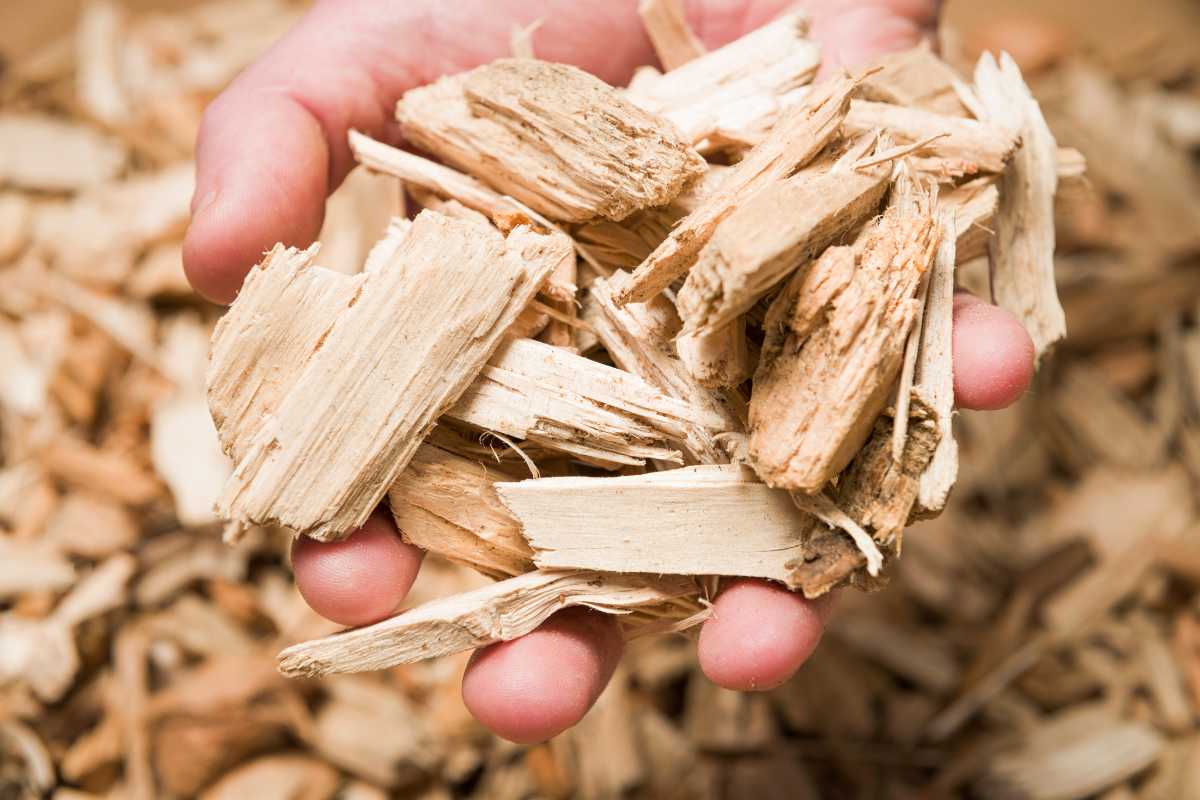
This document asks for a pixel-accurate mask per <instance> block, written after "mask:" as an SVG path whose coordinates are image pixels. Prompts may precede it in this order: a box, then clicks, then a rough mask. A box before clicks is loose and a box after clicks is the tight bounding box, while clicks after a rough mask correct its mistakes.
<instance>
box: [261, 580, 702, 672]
mask: <svg viewBox="0 0 1200 800" xmlns="http://www.w3.org/2000/svg"><path fill="white" fill-rule="evenodd" d="M695 591H696V585H695V583H694V582H693V581H692V580H691V579H689V578H671V577H663V578H653V577H648V576H642V575H605V574H602V573H599V572H574V571H559V570H553V571H538V572H530V573H527V574H525V575H519V576H517V577H515V578H509V579H508V580H504V581H500V582H498V583H494V584H492V585H490V586H485V587H483V588H481V589H476V590H474V591H470V592H464V593H463V594H459V595H455V596H453V597H447V598H443V599H439V600H433V601H431V602H428V603H425V604H424V605H422V606H418V607H416V608H414V609H410V610H408V611H405V612H402V613H401V614H399V615H398V616H395V617H392V618H391V619H386V620H384V621H383V622H377V623H375V624H374V625H368V626H366V627H365V628H356V629H354V630H349V631H343V632H342V633H335V634H333V635H332V636H327V637H325V638H324V639H314V640H313V641H310V642H302V643H300V644H296V645H292V646H291V647H289V648H287V649H286V650H284V651H283V652H282V653H280V654H279V669H280V670H281V671H282V672H283V674H285V675H289V676H293V677H294V676H300V675H308V676H317V675H329V674H332V673H337V672H364V671H367V670H376V669H386V668H388V667H393V666H396V665H397V664H407V663H411V662H413V661H420V660H423V659H426V658H437V657H439V656H447V655H451V654H453V653H461V652H463V651H465V650H471V649H474V648H477V647H483V646H485V645H489V644H495V643H496V642H505V641H509V640H511V639H515V638H517V637H518V636H524V635H525V634H527V633H529V632H530V631H532V630H533V629H534V628H536V627H537V626H538V625H540V624H541V623H542V622H544V621H545V620H546V618H548V617H549V616H550V615H551V614H553V613H554V612H555V611H561V610H562V609H564V608H570V607H572V606H587V607H588V608H591V609H594V610H596V611H602V612H605V613H609V614H620V613H623V612H625V611H627V610H629V609H633V608H637V607H638V606H645V605H653V604H655V603H661V602H663V601H666V600H670V599H672V598H675V597H684V596H687V595H689V594H693V593H695Z"/></svg>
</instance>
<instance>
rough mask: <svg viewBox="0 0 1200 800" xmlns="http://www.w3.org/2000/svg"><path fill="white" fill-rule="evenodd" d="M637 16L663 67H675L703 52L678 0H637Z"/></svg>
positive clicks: (701, 45) (666, 68)
mask: <svg viewBox="0 0 1200 800" xmlns="http://www.w3.org/2000/svg"><path fill="white" fill-rule="evenodd" d="M638 16H640V17H641V18H642V25H644V26H645V28H646V34H647V35H648V36H649V37H650V41H651V43H652V44H653V45H654V52H655V53H656V54H657V55H658V60H659V62H660V63H661V64H662V65H663V69H664V70H666V71H668V72H669V71H671V70H673V69H677V68H679V67H681V66H683V65H684V64H686V63H688V62H689V61H692V60H694V59H697V58H699V57H700V56H702V55H704V53H705V52H706V50H705V48H704V45H703V44H701V43H700V40H699V39H697V38H696V34H695V33H694V32H693V31H692V29H691V27H690V26H689V25H688V23H687V16H686V15H685V13H684V8H683V3H682V2H681V0H640V1H639V2H638Z"/></svg>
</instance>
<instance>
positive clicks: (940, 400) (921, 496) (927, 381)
mask: <svg viewBox="0 0 1200 800" xmlns="http://www.w3.org/2000/svg"><path fill="white" fill-rule="evenodd" d="M941 214H942V216H941V224H942V240H941V242H940V243H939V244H938V250H937V256H936V257H935V258H934V260H933V268H932V270H931V271H930V274H929V289H928V291H927V292H926V295H925V313H924V315H923V316H922V318H921V339H920V350H919V353H918V356H917V369H916V374H915V381H916V383H915V387H914V391H915V392H916V393H917V394H919V395H920V397H921V398H922V399H923V400H924V401H925V402H926V403H928V404H929V406H930V408H931V409H932V410H933V413H934V414H935V417H936V424H937V429H938V442H937V449H936V450H935V451H934V453H933V457H932V458H931V459H930V462H929V465H928V466H927V467H926V468H925V471H924V472H923V473H922V474H921V481H920V491H919V493H918V497H917V505H918V507H919V509H920V513H921V514H929V513H935V514H936V513H939V512H941V510H942V509H943V508H945V506H946V500H947V499H949V496H950V490H951V489H952V488H954V482H955V480H956V479H957V478H958V442H956V441H955V440H954V433H953V430H952V428H951V417H952V415H953V414H954V363H953V358H952V357H953V338H952V336H953V322H954V264H955V261H956V255H955V244H956V241H955V234H954V231H955V228H954V217H953V213H952V212H948V211H946V210H944V209H943V210H942V212H941Z"/></svg>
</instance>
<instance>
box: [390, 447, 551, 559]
mask: <svg viewBox="0 0 1200 800" xmlns="http://www.w3.org/2000/svg"><path fill="white" fill-rule="evenodd" d="M510 479H511V476H509V475H507V474H505V473H502V472H499V471H498V470H496V469H493V468H491V467H488V466H487V465H486V464H485V463H483V462H482V461H474V460H471V459H467V458H463V457H462V456H457V455H454V454H453V453H449V452H447V451H445V450H442V449H441V448H438V447H434V446H432V445H429V444H424V445H421V446H420V447H419V448H417V452H416V453H415V454H414V455H413V458H412V461H410V462H409V464H408V467H406V468H405V470H404V472H402V473H400V477H399V478H398V479H397V480H396V482H395V483H393V484H392V487H391V488H390V489H388V495H387V497H388V506H389V508H390V509H391V511H392V516H393V518H395V520H396V528H397V529H398V530H399V531H400V536H401V537H402V538H403V539H404V540H405V541H406V542H410V543H412V544H415V545H416V546H417V547H420V548H421V549H422V550H426V551H428V552H430V553H436V554H438V555H440V556H442V557H444V558H448V559H450V560H451V561H457V562H458V563H460V564H466V565H467V566H469V567H472V568H473V569H475V570H478V571H479V572H482V573H483V574H484V575H488V576H490V577H493V578H507V577H511V576H513V575H520V574H521V573H523V572H529V571H530V570H532V569H533V561H532V560H531V556H532V555H533V551H531V550H530V549H529V545H528V544H526V543H525V538H524V537H523V536H521V526H520V523H518V522H517V521H516V520H515V519H513V518H512V516H511V515H510V514H509V513H508V510H507V509H506V508H505V507H504V505H503V504H502V503H501V502H500V498H499V497H498V496H497V495H496V490H495V488H494V487H493V484H494V483H495V482H497V481H506V480H510Z"/></svg>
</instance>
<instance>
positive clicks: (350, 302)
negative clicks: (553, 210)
mask: <svg viewBox="0 0 1200 800" xmlns="http://www.w3.org/2000/svg"><path fill="white" fill-rule="evenodd" d="M565 246H566V245H565V244H564V243H563V242H562V241H561V239H559V238H556V237H551V236H545V235H542V234H538V233H534V232H533V231H531V230H530V229H529V228H528V227H526V226H521V227H518V228H516V229H515V230H514V231H513V232H512V233H511V234H509V237H508V239H507V241H506V240H505V239H504V238H502V237H501V236H500V235H499V234H498V233H497V232H496V231H495V230H494V229H492V228H491V227H490V226H486V225H483V224H481V223H477V222H470V221H464V220H454V219H450V218H447V217H444V216H441V215H438V214H434V213H432V212H423V213H421V214H420V215H419V216H418V217H417V219H416V221H415V222H414V223H413V226H412V230H411V231H410V233H409V235H408V236H406V237H404V239H403V242H402V243H401V244H400V246H399V248H398V249H397V250H396V252H395V254H394V256H393V257H392V259H391V260H390V262H389V263H388V264H387V265H385V266H383V267H381V268H379V269H378V270H376V271H374V272H364V273H361V274H359V275H355V276H345V275H340V274H337V273H334V272H330V271H327V270H321V269H315V268H312V267H311V262H312V260H313V257H314V256H315V251H314V250H311V249H310V250H309V251H306V252H301V251H297V250H294V249H290V248H284V247H282V246H279V247H276V248H275V249H274V250H273V251H271V253H270V254H269V255H268V256H267V258H266V260H265V261H264V262H263V263H262V264H260V265H259V266H258V267H256V268H255V269H254V270H252V271H251V272H250V275H249V276H248V277H247V279H246V282H245V284H244V285H243V287H242V291H241V293H240V294H239V295H238V299H237V301H236V302H235V303H234V305H233V307H232V308H231V310H230V312H229V313H228V314H226V315H225V317H223V318H222V320H221V323H220V324H219V325H218V326H217V329H216V332H215V333H214V336H213V353H212V365H211V368H210V371H209V376H208V378H209V381H208V383H209V405H210V408H211V409H212V412H213V418H214V420H215V421H216V424H217V430H218V432H219V433H220V435H221V441H222V444H223V446H224V447H225V449H226V451H227V452H228V453H229V454H230V456H231V457H232V458H233V459H234V461H235V462H236V467H235V469H234V473H233V475H232V477H231V478H230V480H229V482H228V483H227V484H226V486H225V489H224V491H223V492H222V495H221V498H220V499H219V501H218V509H219V511H220V513H221V514H222V515H223V516H224V517H226V518H228V519H234V520H238V521H243V522H257V523H270V522H274V523H278V524H281V525H285V526H287V527H290V528H292V529H293V530H295V531H296V532H298V533H305V534H307V535H309V536H312V537H314V538H317V539H322V540H326V541H329V540H335V539H338V538H341V537H342V536H345V535H346V533H347V532H348V531H350V530H351V529H353V528H355V527H356V526H358V525H361V524H362V523H363V522H364V521H365V520H366V518H367V516H368V515H369V514H370V513H371V510H372V509H373V508H374V507H375V505H376V504H377V503H378V502H379V500H380V499H382V497H383V495H384V493H385V492H386V491H387V488H388V487H389V486H390V485H391V484H392V483H393V481H395V479H396V477H397V476H398V475H399V474H400V473H401V471H403V469H404V467H405V465H406V464H407V463H408V461H409V459H410V458H411V457H412V454H413V452H414V451H415V450H416V448H417V446H418V445H419V444H420V442H421V440H422V439H423V438H424V437H425V435H426V434H427V433H428V432H429V429H430V428H431V427H432V425H433V423H434V422H435V420H436V419H437V416H438V415H439V414H440V413H441V412H442V411H444V410H445V409H446V408H447V407H448V406H449V405H450V404H452V403H453V402H454V401H455V400H457V399H458V397H459V395H461V394H462V392H463V391H464V390H465V389H466V388H467V386H468V385H469V383H470V381H471V380H472V378H474V376H475V374H476V372H478V370H479V369H480V368H481V367H482V365H483V363H484V362H485V361H486V359H487V358H488V357H489V356H490V355H491V353H492V351H493V350H494V349H495V348H496V346H497V345H499V343H500V340H501V337H502V336H503V335H504V332H505V330H506V329H507V328H508V327H509V325H511V324H512V322H513V320H514V319H516V317H517V315H518V314H519V313H520V311H521V309H522V308H524V306H525V304H526V303H527V302H528V301H529V299H531V298H532V297H533V295H534V293H535V292H536V291H537V288H538V286H539V285H540V284H541V282H542V280H544V278H545V277H546V275H547V274H548V273H549V272H550V270H551V269H553V267H554V265H555V264H556V263H557V262H558V261H559V260H560V259H561V258H562V255H563V253H562V250H563V248H564V247H565Z"/></svg>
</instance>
